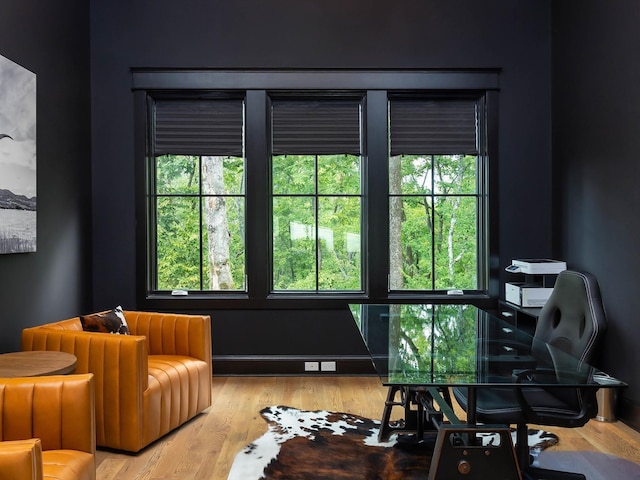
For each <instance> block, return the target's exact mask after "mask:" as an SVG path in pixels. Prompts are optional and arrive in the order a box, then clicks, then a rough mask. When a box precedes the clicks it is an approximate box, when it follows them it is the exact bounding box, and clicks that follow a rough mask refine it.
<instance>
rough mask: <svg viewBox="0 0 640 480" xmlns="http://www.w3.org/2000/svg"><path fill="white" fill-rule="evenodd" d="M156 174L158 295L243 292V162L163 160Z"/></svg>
mask: <svg viewBox="0 0 640 480" xmlns="http://www.w3.org/2000/svg"><path fill="white" fill-rule="evenodd" d="M155 171H156V195H155V197H154V200H155V202H156V205H155V211H156V232H157V234H156V263H157V288H158V290H173V289H185V290H244V288H245V234H244V229H245V197H244V159H242V158H238V157H200V156H194V155H163V156H160V157H158V158H157V160H156V164H155ZM216 250H219V251H221V252H222V253H221V254H218V253H216ZM225 272H226V273H225Z"/></svg>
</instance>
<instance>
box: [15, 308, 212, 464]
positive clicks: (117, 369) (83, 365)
mask: <svg viewBox="0 0 640 480" xmlns="http://www.w3.org/2000/svg"><path fill="white" fill-rule="evenodd" d="M124 315H125V318H126V320H127V324H128V325H129V331H130V332H131V335H115V334H108V333H95V332H85V331H83V330H82V325H81V323H80V319H79V318H78V317H76V318H71V319H68V320H62V321H60V322H56V323H50V324H45V325H41V326H38V327H32V328H27V329H25V330H23V332H22V349H23V350H57V351H64V352H69V353H72V354H74V355H75V356H76V357H77V358H78V363H77V365H76V372H77V373H84V372H91V373H93V374H94V375H95V382H96V427H97V428H96V430H97V444H98V445H99V446H103V447H109V448H114V449H118V450H125V451H129V452H137V451H139V450H141V449H142V448H144V447H145V446H147V445H149V444H150V443H151V442H153V441H154V440H157V439H158V438H160V437H162V436H163V435H165V434H167V433H168V432H170V431H171V430H173V429H175V428H177V427H179V426H180V425H182V424H183V423H185V422H186V421H187V420H189V419H191V418H193V417H194V416H196V415H197V414H198V413H199V412H201V411H202V410H204V409H206V408H207V407H209V406H210V405H211V376H212V370H211V320H210V317H209V316H208V315H184V314H168V313H154V312H136V311H125V312H124Z"/></svg>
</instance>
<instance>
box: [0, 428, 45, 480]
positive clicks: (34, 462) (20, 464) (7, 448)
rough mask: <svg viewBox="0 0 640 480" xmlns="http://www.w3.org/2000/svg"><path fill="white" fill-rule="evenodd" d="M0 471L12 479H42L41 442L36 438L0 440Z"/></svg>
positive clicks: (3, 476)
mask: <svg viewBox="0 0 640 480" xmlns="http://www.w3.org/2000/svg"><path fill="white" fill-rule="evenodd" d="M0 472H1V473H2V478H10V479H12V480H42V444H41V443H40V440H39V439H37V438H32V439H29V440H13V441H8V442H0Z"/></svg>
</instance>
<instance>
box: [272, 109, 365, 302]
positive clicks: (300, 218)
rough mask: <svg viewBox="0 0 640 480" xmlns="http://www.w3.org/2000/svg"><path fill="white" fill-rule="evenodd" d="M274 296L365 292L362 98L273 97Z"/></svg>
mask: <svg viewBox="0 0 640 480" xmlns="http://www.w3.org/2000/svg"><path fill="white" fill-rule="evenodd" d="M271 112H272V117H271V128H272V156H271V178H272V202H271V205H272V209H271V211H272V219H273V225H272V231H273V242H272V245H271V247H272V258H273V269H272V275H273V290H274V291H276V292H277V291H315V292H320V291H356V292H361V291H362V285H363V279H362V265H361V234H360V228H361V222H362V192H361V183H362V177H361V172H362V168H361V155H360V150H361V139H360V131H361V127H360V125H361V119H360V113H361V109H360V100H359V99H356V100H343V99H334V98H330V99H327V98H316V99H296V100H292V99H286V100H285V99H275V100H274V101H273V102H272V107H271Z"/></svg>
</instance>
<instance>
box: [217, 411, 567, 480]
mask: <svg viewBox="0 0 640 480" xmlns="http://www.w3.org/2000/svg"><path fill="white" fill-rule="evenodd" d="M260 414H261V415H262V417H263V418H264V419H265V420H266V421H267V424H268V430H267V432H266V433H265V434H264V435H263V436H261V437H260V438H258V439H257V440H255V441H254V442H252V443H251V444H249V445H248V446H247V447H245V448H244V449H243V450H242V451H241V452H240V453H238V455H237V456H236V458H235V460H234V463H233V465H232V467H231V471H230V472H229V477H228V480H275V479H287V480H314V479H329V478H330V479H332V480H356V479H358V480H368V479H381V480H396V479H403V480H412V479H418V478H421V479H424V478H426V477H427V473H428V470H429V464H430V462H431V454H432V451H433V443H431V442H420V443H405V442H398V441H397V439H396V437H395V436H392V437H391V439H390V440H389V441H388V442H384V443H380V442H379V441H378V430H379V428H380V422H379V421H376V420H371V419H368V418H364V417H359V416H357V415H352V414H347V413H335V412H328V411H322V410H321V411H313V412H311V411H304V410H298V409H296V408H291V407H283V406H274V407H267V408H265V409H263V410H262V411H261V412H260ZM529 438H530V441H529V445H530V446H531V447H533V448H537V449H543V448H546V447H547V446H549V445H553V444H555V443H557V441H558V439H557V437H556V436H555V435H551V434H547V433H545V432H540V431H534V430H532V431H530V437H529ZM494 441H495V438H494V437H493V436H491V435H487V436H486V438H485V439H484V440H483V443H485V444H490V443H492V442H494ZM514 441H515V438H514Z"/></svg>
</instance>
